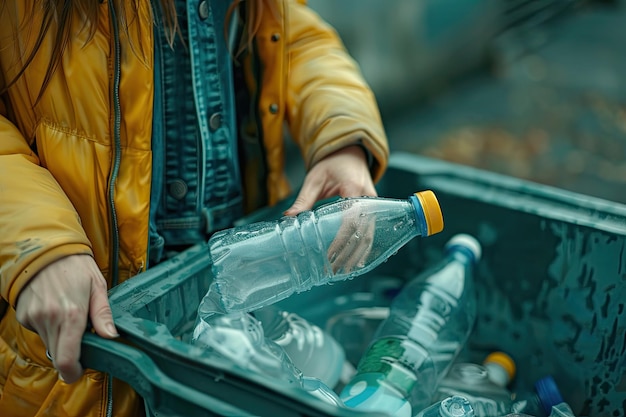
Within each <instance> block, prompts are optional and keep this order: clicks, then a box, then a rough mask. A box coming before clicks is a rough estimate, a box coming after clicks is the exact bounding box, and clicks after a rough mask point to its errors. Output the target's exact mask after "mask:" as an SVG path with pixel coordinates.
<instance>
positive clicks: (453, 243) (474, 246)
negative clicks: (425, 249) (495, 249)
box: [445, 233, 482, 262]
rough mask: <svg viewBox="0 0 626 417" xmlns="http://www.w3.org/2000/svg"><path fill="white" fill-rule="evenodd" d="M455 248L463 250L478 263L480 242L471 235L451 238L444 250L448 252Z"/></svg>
mask: <svg viewBox="0 0 626 417" xmlns="http://www.w3.org/2000/svg"><path fill="white" fill-rule="evenodd" d="M455 247H462V248H464V249H465V250H466V251H467V252H468V253H469V254H470V255H471V256H472V258H473V259H474V262H478V261H479V260H480V257H481V256H482V247H481V246H480V242H478V240H476V238H475V237H474V236H472V235H468V234H464V233H460V234H457V235H454V236H452V237H451V238H450V240H448V242H447V243H446V245H445V249H446V251H448V250H451V249H452V248H455Z"/></svg>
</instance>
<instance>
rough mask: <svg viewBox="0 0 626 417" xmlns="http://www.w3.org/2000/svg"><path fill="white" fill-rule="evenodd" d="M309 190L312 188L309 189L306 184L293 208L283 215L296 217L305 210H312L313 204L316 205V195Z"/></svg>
mask: <svg viewBox="0 0 626 417" xmlns="http://www.w3.org/2000/svg"><path fill="white" fill-rule="evenodd" d="M309 188H310V187H307V186H306V184H305V185H304V186H303V187H302V189H301V190H300V192H299V193H298V196H297V197H296V200H295V201H294V202H293V204H292V205H291V207H289V208H288V209H287V210H285V212H284V213H283V214H284V215H285V216H295V215H296V214H298V213H301V212H303V211H305V210H310V209H311V208H312V207H313V204H315V201H316V200H315V197H316V195H315V193H314V192H311V190H310V189H309Z"/></svg>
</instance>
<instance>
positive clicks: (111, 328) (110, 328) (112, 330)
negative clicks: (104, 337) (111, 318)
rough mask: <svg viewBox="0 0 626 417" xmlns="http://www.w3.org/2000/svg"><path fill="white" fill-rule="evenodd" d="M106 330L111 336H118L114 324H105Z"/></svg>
mask: <svg viewBox="0 0 626 417" xmlns="http://www.w3.org/2000/svg"><path fill="white" fill-rule="evenodd" d="M107 330H108V332H109V334H110V335H111V336H113V337H118V336H119V335H120V334H119V333H118V332H117V330H116V329H115V326H114V325H113V323H109V324H107Z"/></svg>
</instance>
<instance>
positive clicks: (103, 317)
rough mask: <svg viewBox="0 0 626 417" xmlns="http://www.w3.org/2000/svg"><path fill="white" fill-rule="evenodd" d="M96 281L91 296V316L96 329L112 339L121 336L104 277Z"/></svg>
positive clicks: (99, 333)
mask: <svg viewBox="0 0 626 417" xmlns="http://www.w3.org/2000/svg"><path fill="white" fill-rule="evenodd" d="M98 281H99V282H97V283H94V285H92V289H91V296H90V298H89V317H90V318H91V324H92V325H93V328H94V330H95V331H96V333H97V334H98V335H99V336H102V337H105V338H108V339H111V338H115V337H118V336H119V333H118V332H117V329H116V328H115V324H113V313H112V312H111V306H110V305H109V297H108V295H107V291H106V284H105V283H104V279H101V280H98Z"/></svg>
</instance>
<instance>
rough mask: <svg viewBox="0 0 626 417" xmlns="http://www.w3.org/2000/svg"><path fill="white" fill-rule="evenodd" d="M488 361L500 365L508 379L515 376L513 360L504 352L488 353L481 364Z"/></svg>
mask: <svg viewBox="0 0 626 417" xmlns="http://www.w3.org/2000/svg"><path fill="white" fill-rule="evenodd" d="M488 363H495V364H498V365H500V366H501V367H502V368H503V369H504V370H505V371H506V373H507V374H508V375H509V379H513V377H514V376H515V371H516V369H515V362H514V361H513V358H511V357H510V356H509V355H507V354H506V353H504V352H492V353H490V354H489V355H488V356H487V357H486V358H485V360H484V361H483V364H488Z"/></svg>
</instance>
